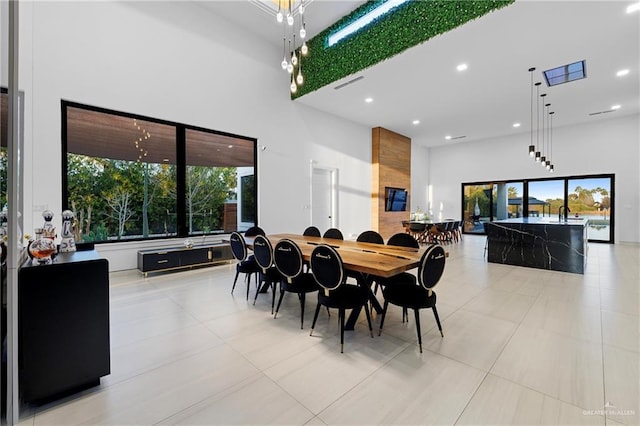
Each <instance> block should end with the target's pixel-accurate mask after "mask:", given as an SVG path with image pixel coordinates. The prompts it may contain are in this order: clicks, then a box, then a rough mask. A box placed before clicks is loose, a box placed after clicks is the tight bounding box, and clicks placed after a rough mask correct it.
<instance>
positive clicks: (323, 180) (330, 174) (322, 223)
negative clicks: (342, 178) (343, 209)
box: [311, 164, 338, 232]
mask: <svg viewBox="0 0 640 426" xmlns="http://www.w3.org/2000/svg"><path fill="white" fill-rule="evenodd" d="M337 183H338V170H337V169H334V168H329V167H320V166H318V165H315V164H312V165H311V225H314V226H317V227H318V228H319V229H320V232H324V231H325V230H327V229H329V228H337V227H338V218H337V214H336V213H337V190H336V188H337Z"/></svg>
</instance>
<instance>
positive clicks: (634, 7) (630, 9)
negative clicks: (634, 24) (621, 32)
mask: <svg viewBox="0 0 640 426" xmlns="http://www.w3.org/2000/svg"><path fill="white" fill-rule="evenodd" d="M639 10H640V2H639V3H633V4H630V5H629V6H627V13H633V12H637V11H639Z"/></svg>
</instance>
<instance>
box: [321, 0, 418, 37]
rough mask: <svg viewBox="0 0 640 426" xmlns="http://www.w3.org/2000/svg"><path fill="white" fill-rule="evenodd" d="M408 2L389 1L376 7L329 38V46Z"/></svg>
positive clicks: (400, 0) (405, 0) (399, 0)
mask: <svg viewBox="0 0 640 426" xmlns="http://www.w3.org/2000/svg"><path fill="white" fill-rule="evenodd" d="M408 1H409V0H388V1H386V2H384V3H382V4H381V5H380V6H378V7H376V8H375V9H373V10H372V11H371V12H369V13H367V14H366V15H363V16H361V17H360V18H358V19H356V20H355V21H353V22H352V23H350V24H349V25H347V26H346V27H344V28H342V29H340V30H338V31H336V32H335V33H333V34H331V35H330V36H329V37H328V38H327V44H328V46H333V45H334V44H336V43H338V42H339V41H340V40H342V39H343V38H345V37H347V36H348V35H350V34H353V33H355V32H356V31H358V30H359V29H361V28H364V27H366V26H367V25H369V24H370V23H371V22H373V20H374V19H376V18H379V17H380V16H382V15H384V14H385V13H388V12H389V11H390V10H391V9H393V8H394V7H397V6H400V5H401V4H404V3H406V2H408Z"/></svg>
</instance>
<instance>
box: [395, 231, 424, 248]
mask: <svg viewBox="0 0 640 426" xmlns="http://www.w3.org/2000/svg"><path fill="white" fill-rule="evenodd" d="M387 245H388V246H397V247H410V248H417V249H419V248H420V243H418V241H416V239H415V238H413V236H412V235H411V234H407V233H404V232H400V233H398V234H395V235H392V236H391V238H389V241H387Z"/></svg>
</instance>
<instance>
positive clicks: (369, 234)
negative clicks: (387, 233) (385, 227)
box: [356, 231, 384, 244]
mask: <svg viewBox="0 0 640 426" xmlns="http://www.w3.org/2000/svg"><path fill="white" fill-rule="evenodd" d="M356 241H357V242H359V243H373V244H384V238H382V235H380V234H379V233H378V232H376V231H364V232H362V233H360V235H358V238H356Z"/></svg>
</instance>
